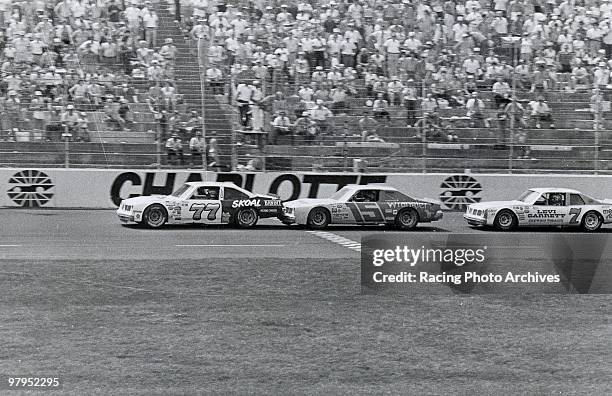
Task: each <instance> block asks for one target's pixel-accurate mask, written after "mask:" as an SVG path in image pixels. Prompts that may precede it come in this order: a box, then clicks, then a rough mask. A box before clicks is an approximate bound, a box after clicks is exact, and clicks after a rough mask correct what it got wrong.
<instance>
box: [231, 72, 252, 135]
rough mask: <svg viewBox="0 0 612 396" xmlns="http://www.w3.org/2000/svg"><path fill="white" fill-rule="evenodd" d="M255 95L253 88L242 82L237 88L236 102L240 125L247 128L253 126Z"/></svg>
mask: <svg viewBox="0 0 612 396" xmlns="http://www.w3.org/2000/svg"><path fill="white" fill-rule="evenodd" d="M252 95H253V86H252V85H250V84H248V83H246V82H241V83H240V84H238V86H236V93H235V100H236V104H237V106H238V111H239V112H240V125H241V126H242V127H243V128H246V127H247V126H249V125H250V124H251V96H252Z"/></svg>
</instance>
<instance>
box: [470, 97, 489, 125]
mask: <svg viewBox="0 0 612 396" xmlns="http://www.w3.org/2000/svg"><path fill="white" fill-rule="evenodd" d="M465 107H466V109H467V114H466V115H467V116H468V117H470V119H471V124H470V126H471V127H472V128H483V127H485V128H486V127H488V125H487V124H488V121H487V119H486V116H485V104H484V102H483V101H482V99H480V98H479V97H478V92H472V95H471V97H470V99H468V101H467V103H466V104H465Z"/></svg>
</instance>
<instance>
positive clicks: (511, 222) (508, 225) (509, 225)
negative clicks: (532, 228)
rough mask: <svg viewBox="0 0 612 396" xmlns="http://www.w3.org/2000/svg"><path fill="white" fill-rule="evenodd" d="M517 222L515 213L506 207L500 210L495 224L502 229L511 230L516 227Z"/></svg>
mask: <svg viewBox="0 0 612 396" xmlns="http://www.w3.org/2000/svg"><path fill="white" fill-rule="evenodd" d="M516 223H517V221H516V216H515V215H514V213H512V212H511V211H509V210H507V209H505V210H502V211H500V212H499V213H498V214H497V216H495V221H494V222H493V225H494V226H495V228H497V229H498V230H500V231H510V230H512V229H513V228H514V227H516Z"/></svg>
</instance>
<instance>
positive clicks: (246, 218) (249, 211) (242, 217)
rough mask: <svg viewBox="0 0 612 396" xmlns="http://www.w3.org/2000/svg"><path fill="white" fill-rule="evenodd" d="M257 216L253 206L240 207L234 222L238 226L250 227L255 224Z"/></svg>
mask: <svg viewBox="0 0 612 396" xmlns="http://www.w3.org/2000/svg"><path fill="white" fill-rule="evenodd" d="M257 220H259V216H258V215H257V212H256V211H255V209H253V208H246V209H240V210H239V211H238V212H236V217H235V218H234V224H235V225H236V226H237V227H239V228H251V227H254V226H255V224H257Z"/></svg>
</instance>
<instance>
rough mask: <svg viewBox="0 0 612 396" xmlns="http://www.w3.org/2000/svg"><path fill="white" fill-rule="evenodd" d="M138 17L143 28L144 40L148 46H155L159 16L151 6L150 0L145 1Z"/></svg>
mask: <svg viewBox="0 0 612 396" xmlns="http://www.w3.org/2000/svg"><path fill="white" fill-rule="evenodd" d="M140 17H141V18H142V24H143V27H144V30H145V40H146V41H147V45H148V46H149V48H155V47H157V28H158V21H159V18H158V16H157V13H156V12H155V10H154V9H153V8H152V7H151V2H150V1H145V6H144V8H143V9H142V11H141V14H140Z"/></svg>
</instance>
